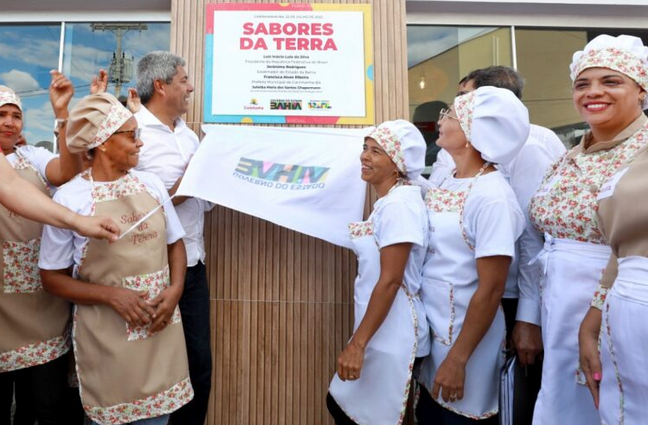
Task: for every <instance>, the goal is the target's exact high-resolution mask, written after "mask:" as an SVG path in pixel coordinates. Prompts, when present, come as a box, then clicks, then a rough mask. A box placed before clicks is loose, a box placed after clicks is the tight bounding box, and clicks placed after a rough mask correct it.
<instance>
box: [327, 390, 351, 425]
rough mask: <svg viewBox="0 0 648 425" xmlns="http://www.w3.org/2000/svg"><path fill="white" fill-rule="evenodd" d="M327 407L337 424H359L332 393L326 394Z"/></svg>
mask: <svg viewBox="0 0 648 425" xmlns="http://www.w3.org/2000/svg"><path fill="white" fill-rule="evenodd" d="M326 407H327V408H328V411H329V413H330V414H331V417H332V418H333V421H334V422H335V425H357V424H356V423H355V422H353V421H352V420H351V419H350V418H349V417H348V416H347V414H346V413H344V411H343V410H342V408H340V406H339V405H338V404H337V402H336V401H335V399H334V398H333V396H331V393H327V394H326Z"/></svg>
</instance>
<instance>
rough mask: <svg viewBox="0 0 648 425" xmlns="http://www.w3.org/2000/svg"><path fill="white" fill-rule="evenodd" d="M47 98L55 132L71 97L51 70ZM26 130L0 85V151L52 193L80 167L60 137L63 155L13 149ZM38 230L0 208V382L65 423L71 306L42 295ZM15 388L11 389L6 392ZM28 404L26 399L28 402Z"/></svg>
mask: <svg viewBox="0 0 648 425" xmlns="http://www.w3.org/2000/svg"><path fill="white" fill-rule="evenodd" d="M49 91H50V99H51V103H52V107H53V109H54V114H55V116H56V118H57V129H56V130H57V133H58V132H59V130H61V129H64V128H65V122H66V121H67V116H68V105H69V103H70V100H71V99H72V96H73V95H74V88H73V86H72V83H71V82H70V80H68V79H67V78H66V77H65V76H64V75H62V74H60V73H58V72H55V71H53V72H52V82H51V84H50V87H49ZM22 131H23V109H22V103H21V101H20V98H19V97H18V96H17V95H16V94H15V93H14V91H13V90H11V89H10V88H8V87H5V86H0V146H1V147H2V151H3V153H4V155H5V157H6V159H7V161H8V162H9V164H11V166H12V167H13V169H14V170H15V171H16V173H18V175H19V176H20V177H21V178H22V179H24V180H26V181H28V182H30V184H32V185H33V186H34V187H35V188H37V190H38V191H39V192H40V193H42V194H44V195H46V196H50V187H53V186H59V185H62V184H63V183H66V182H67V181H68V180H70V179H71V178H73V177H74V176H75V175H76V174H77V173H78V172H79V171H81V162H80V160H79V158H77V157H76V155H72V154H70V152H69V151H68V149H67V146H66V145H65V132H64V131H63V132H62V133H60V134H58V135H59V137H58V142H59V151H60V153H61V155H60V157H59V156H56V155H54V154H53V153H52V152H50V151H49V150H47V149H45V148H42V147H35V146H29V145H26V146H17V144H18V141H19V139H20V136H21V132H22ZM42 230H43V225H42V224H40V223H37V222H35V221H31V220H28V219H26V218H24V217H22V216H21V215H18V214H16V213H14V212H11V211H9V210H8V209H6V208H5V207H4V206H0V239H2V251H3V255H2V273H0V334H1V335H2V336H1V337H0V385H5V384H4V383H5V382H7V383H8V385H10V386H13V381H16V382H17V383H19V385H20V386H21V387H22V388H26V389H27V391H28V392H29V394H30V396H29V400H28V402H29V403H30V404H32V405H33V413H34V415H35V416H36V417H37V419H38V421H39V423H41V424H57V423H58V424H67V423H68V421H67V420H66V418H65V415H66V406H65V391H66V386H67V371H68V358H67V356H65V354H66V353H67V352H68V351H69V349H70V345H71V344H70V342H71V340H70V334H69V322H70V308H71V306H70V303H69V302H68V301H65V300H62V299H60V298H58V297H55V296H53V295H51V294H48V293H47V292H45V291H44V290H43V287H42V284H41V279H40V275H39V273H38V254H39V251H40V242H41V233H42ZM12 393H13V391H9V394H10V395H11V394H12ZM25 401H27V400H25Z"/></svg>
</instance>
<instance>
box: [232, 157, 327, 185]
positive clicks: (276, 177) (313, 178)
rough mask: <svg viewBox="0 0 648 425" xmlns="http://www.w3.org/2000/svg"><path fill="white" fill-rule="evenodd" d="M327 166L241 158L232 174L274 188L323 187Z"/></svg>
mask: <svg viewBox="0 0 648 425" xmlns="http://www.w3.org/2000/svg"><path fill="white" fill-rule="evenodd" d="M329 170H330V168H329V167H319V166H315V165H297V164H279V163H276V162H269V161H261V160H258V159H251V158H241V159H240V160H239V163H238V165H237V166H236V170H235V171H234V176H236V177H238V178H240V179H241V180H245V181H248V182H250V183H253V184H255V185H259V186H265V187H274V188H276V189H290V190H303V189H323V188H324V186H325V182H326V178H327V177H328V172H329Z"/></svg>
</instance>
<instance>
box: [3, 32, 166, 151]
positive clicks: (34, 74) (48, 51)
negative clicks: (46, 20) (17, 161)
mask: <svg viewBox="0 0 648 425" xmlns="http://www.w3.org/2000/svg"><path fill="white" fill-rule="evenodd" d="M62 29H63V48H61V31H62ZM169 33H170V24H169V23H149V22H146V23H121V22H120V23H114V24H113V23H52V24H34V25H0V59H2V60H1V61H0V84H4V85H7V86H9V87H11V88H12V89H13V90H15V91H16V93H17V94H18V95H19V96H20V97H21V100H22V102H23V109H24V112H25V114H24V115H25V127H24V130H23V134H24V135H25V138H26V139H27V142H28V143H29V144H33V145H38V146H43V147H46V148H48V149H50V150H51V149H53V143H52V141H53V136H52V128H53V123H54V113H53V111H52V108H51V105H50V102H49V92H48V87H49V82H50V74H49V71H50V70H52V69H58V68H59V63H61V64H62V67H61V69H62V72H63V73H64V74H65V75H67V76H68V77H69V78H70V79H71V80H72V83H73V84H74V87H75V95H74V97H75V99H76V100H78V99H80V98H81V97H83V96H85V95H87V94H88V93H89V92H90V82H91V81H92V77H93V76H94V75H95V74H96V73H97V71H98V70H99V69H101V68H103V69H105V70H106V71H109V80H110V83H109V86H108V91H109V92H110V93H112V94H115V95H116V96H118V97H119V96H124V95H126V94H127V89H128V87H134V86H135V85H136V81H135V76H136V66H137V61H139V59H140V58H141V57H142V56H143V55H145V54H146V53H147V52H149V51H153V50H168V49H169V40H170V36H169ZM61 54H62V56H61ZM118 58H119V59H118ZM76 100H73V101H72V104H74V102H75V101H76Z"/></svg>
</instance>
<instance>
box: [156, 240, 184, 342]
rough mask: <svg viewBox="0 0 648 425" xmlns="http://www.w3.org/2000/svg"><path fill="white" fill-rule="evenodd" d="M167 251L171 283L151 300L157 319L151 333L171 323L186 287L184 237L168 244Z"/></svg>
mask: <svg viewBox="0 0 648 425" xmlns="http://www.w3.org/2000/svg"><path fill="white" fill-rule="evenodd" d="M167 252H168V257H169V271H170V274H171V285H170V286H169V287H168V288H166V289H165V290H164V291H162V292H160V294H159V295H158V296H157V297H155V298H154V299H153V300H152V301H151V302H150V304H151V306H152V307H153V308H154V309H155V319H153V323H151V329H150V330H149V332H151V333H155V332H158V331H161V330H162V329H164V328H165V327H166V326H167V325H168V324H169V322H170V321H171V316H172V315H173V312H174V311H175V308H176V306H177V305H178V302H179V301H180V297H182V291H183V289H184V280H185V273H186V272H187V253H186V251H185V246H184V242H182V239H178V240H177V241H176V242H174V243H172V244H169V245H167Z"/></svg>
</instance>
